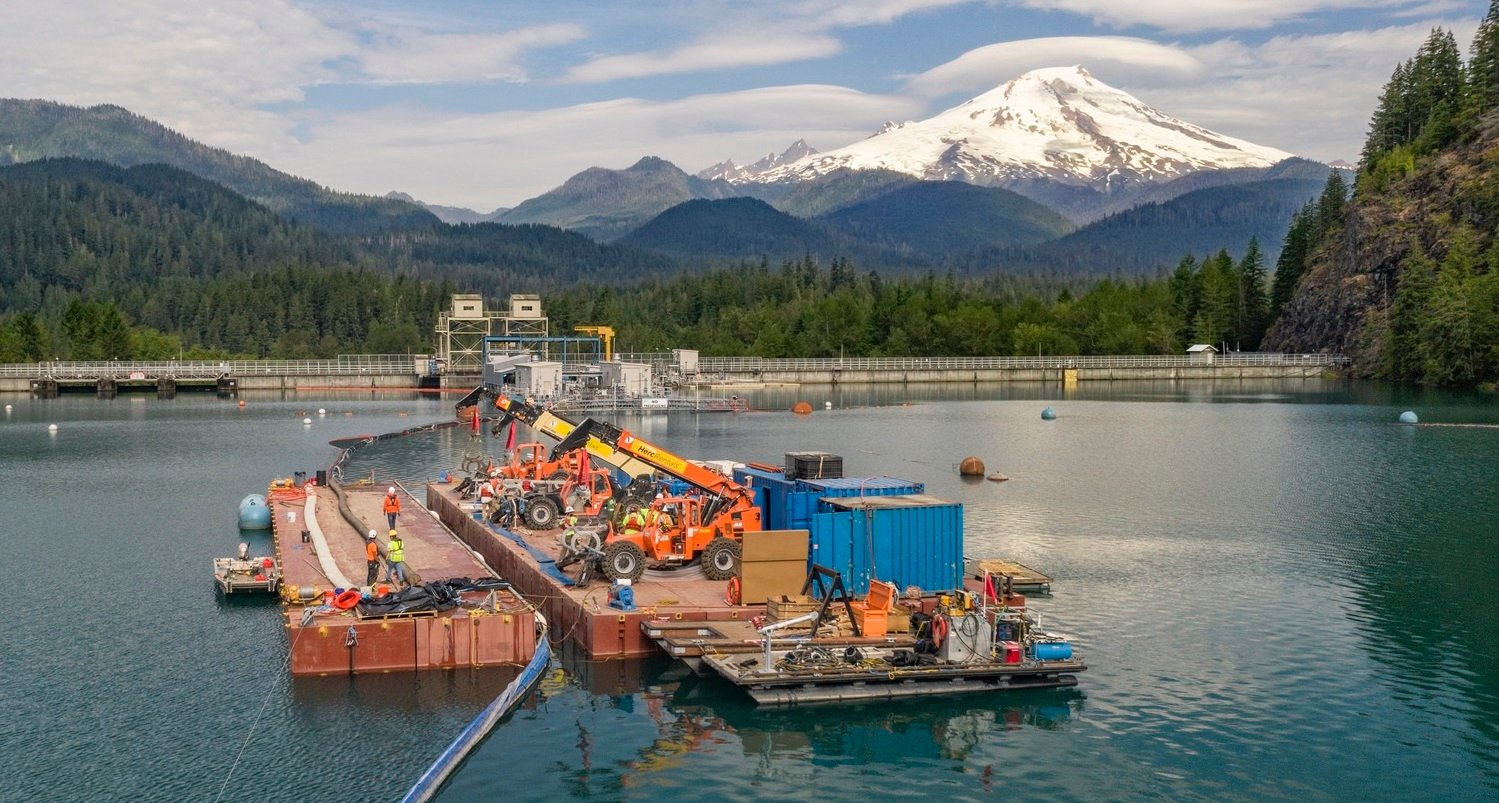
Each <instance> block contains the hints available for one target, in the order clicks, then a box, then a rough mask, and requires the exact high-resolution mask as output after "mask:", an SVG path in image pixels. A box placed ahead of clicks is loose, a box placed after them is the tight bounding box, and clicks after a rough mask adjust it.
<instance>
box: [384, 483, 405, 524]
mask: <svg viewBox="0 0 1499 803" xmlns="http://www.w3.org/2000/svg"><path fill="white" fill-rule="evenodd" d="M400 512H401V498H400V497H398V496H396V486H394V485H392V486H390V490H388V491H386V492H385V520H386V521H387V522H389V524H388V525H387V526H388V527H389V528H390V529H392V530H394V529H395V528H396V514H397V513H400Z"/></svg>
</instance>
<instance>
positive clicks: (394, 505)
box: [385, 494, 401, 513]
mask: <svg viewBox="0 0 1499 803" xmlns="http://www.w3.org/2000/svg"><path fill="white" fill-rule="evenodd" d="M385 512H386V513H400V512H401V500H400V498H399V497H397V496H396V495H395V494H386V495H385Z"/></svg>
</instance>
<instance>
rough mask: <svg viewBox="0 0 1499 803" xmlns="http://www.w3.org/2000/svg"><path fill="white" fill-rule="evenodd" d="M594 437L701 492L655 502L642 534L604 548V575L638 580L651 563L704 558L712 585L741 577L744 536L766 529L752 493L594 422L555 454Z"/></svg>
mask: <svg viewBox="0 0 1499 803" xmlns="http://www.w3.org/2000/svg"><path fill="white" fill-rule="evenodd" d="M590 437H592V438H596V439H598V440H599V441H601V442H603V443H604V444H605V445H607V446H609V447H610V448H613V449H617V450H619V451H621V452H624V453H625V454H628V455H630V456H631V457H634V458H636V459H638V460H641V461H643V462H645V463H646V464H648V465H650V466H651V467H652V468H653V469H655V470H657V471H659V472H661V473H664V474H669V475H671V476H673V477H676V478H678V479H680V480H683V481H685V482H687V483H688V484H689V485H691V486H692V487H693V488H694V489H696V492H697V493H696V494H695V495H688V496H680V497H663V498H659V499H655V500H652V501H651V503H650V508H649V509H648V510H647V512H646V525H645V527H644V528H643V529H642V530H640V531H638V532H628V533H626V532H618V533H614V534H612V535H610V536H609V539H608V541H607V542H606V544H605V545H604V573H605V574H606V575H608V576H609V578H610V579H616V580H617V579H621V578H625V579H630V580H634V579H637V578H639V577H640V575H641V573H642V572H644V571H645V567H646V564H647V563H657V564H666V565H668V566H680V565H683V564H686V563H689V562H691V561H693V560H696V559H697V558H699V557H701V558H702V563H703V573H704V574H706V575H707V576H708V579H710V580H727V579H729V578H731V577H733V576H734V575H735V574H736V573H737V571H738V569H739V551H740V546H739V537H740V535H742V534H743V533H746V532H755V531H758V530H759V529H760V508H758V507H756V506H755V502H754V493H753V492H752V491H750V489H748V488H745V487H744V486H742V485H740V484H739V483H736V482H734V481H733V480H732V479H730V478H728V477H725V476H724V475H722V474H719V473H718V472H717V471H714V470H713V469H710V468H703V467H702V466H699V465H696V464H694V463H689V462H687V461H686V460H685V459H683V458H681V457H678V456H677V455H675V454H672V453H671V452H668V451H666V450H665V449H662V448H661V447H659V446H655V445H652V444H650V443H647V442H646V441H644V440H641V439H640V438H637V437H636V436H634V435H632V434H630V433H629V432H626V431H625V430H623V429H620V428H619V427H616V426H614V425H613V424H609V423H606V422H602V421H595V420H593V419H591V418H587V419H584V420H583V421H582V422H581V423H579V424H578V426H577V428H576V429H575V430H573V431H572V433H570V434H569V435H568V436H567V437H566V438H564V439H563V440H562V442H561V443H558V444H557V448H556V449H554V450H553V451H552V454H553V455H557V454H561V453H564V452H566V451H568V450H571V449H574V448H577V446H578V445H579V444H581V443H583V442H585V441H586V440H587V439H588V438H590Z"/></svg>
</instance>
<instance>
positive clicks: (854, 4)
mask: <svg viewBox="0 0 1499 803" xmlns="http://www.w3.org/2000/svg"><path fill="white" fill-rule="evenodd" d="M971 2H973V0H852V1H850V0H822V2H807V0H803V2H799V3H796V4H794V6H793V7H792V8H790V9H787V11H788V13H794V14H800V15H803V16H804V17H805V18H807V19H809V20H812V21H815V22H817V23H819V24H822V25H828V26H855V25H886V24H889V23H891V22H894V21H895V20H897V19H900V18H901V17H904V16H906V15H907V14H915V13H919V12H922V11H929V10H931V9H935V8H943V7H945V6H956V5H962V4H964V3H971Z"/></svg>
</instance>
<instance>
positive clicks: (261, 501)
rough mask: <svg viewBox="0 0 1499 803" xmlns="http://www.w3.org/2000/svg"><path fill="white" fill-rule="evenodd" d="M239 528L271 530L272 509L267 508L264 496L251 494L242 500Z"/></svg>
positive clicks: (240, 503)
mask: <svg viewBox="0 0 1499 803" xmlns="http://www.w3.org/2000/svg"><path fill="white" fill-rule="evenodd" d="M239 528H240V529H241V530H269V529H270V528H271V509H270V508H269V507H267V506H266V504H265V497H264V496H261V495H260V494H250V495H249V496H247V497H245V498H244V499H241V500H240V502H239Z"/></svg>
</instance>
